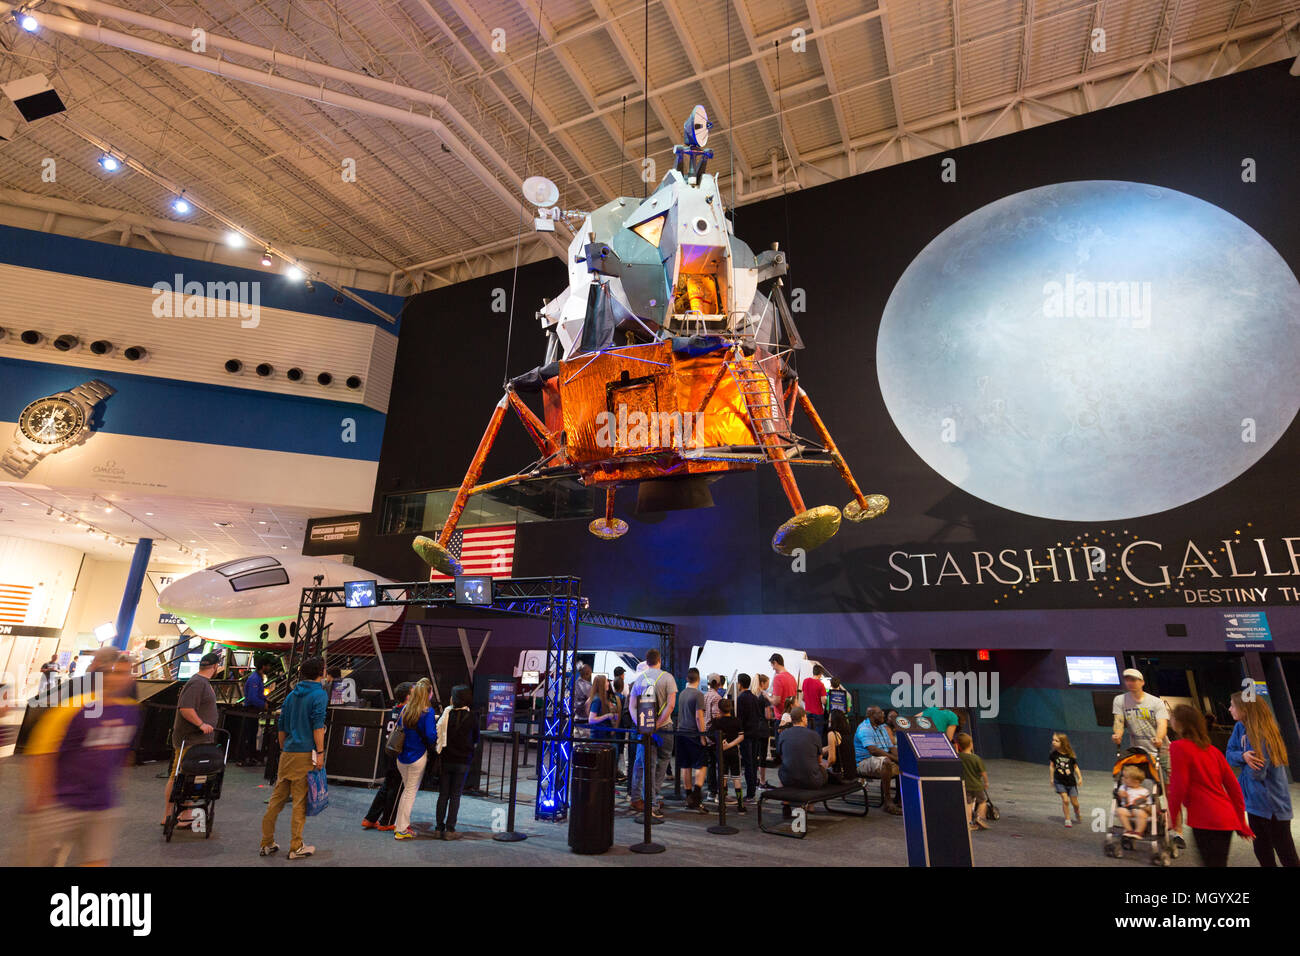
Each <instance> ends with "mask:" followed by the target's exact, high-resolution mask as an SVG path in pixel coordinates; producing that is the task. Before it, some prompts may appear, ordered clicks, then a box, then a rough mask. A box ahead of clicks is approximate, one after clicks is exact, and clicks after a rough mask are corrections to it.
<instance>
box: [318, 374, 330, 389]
mask: <svg viewBox="0 0 1300 956" xmlns="http://www.w3.org/2000/svg"><path fill="white" fill-rule="evenodd" d="M316 381H318V382H320V384H322V385H325V386H328V385H329V384H330V383H331V382H333V381H334V376H333V375H331V374H330V373H329V372H321V373H320V374H319V375H317V376H316Z"/></svg>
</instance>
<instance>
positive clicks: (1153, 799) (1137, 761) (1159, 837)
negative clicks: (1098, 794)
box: [1104, 747, 1182, 866]
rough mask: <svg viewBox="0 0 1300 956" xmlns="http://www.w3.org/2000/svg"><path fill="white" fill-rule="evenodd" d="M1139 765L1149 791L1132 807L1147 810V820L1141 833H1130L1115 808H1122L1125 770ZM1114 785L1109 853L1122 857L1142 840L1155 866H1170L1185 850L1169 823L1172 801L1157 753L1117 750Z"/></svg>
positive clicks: (1112, 772)
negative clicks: (1169, 799)
mask: <svg viewBox="0 0 1300 956" xmlns="http://www.w3.org/2000/svg"><path fill="white" fill-rule="evenodd" d="M1127 767H1137V768H1138V769H1139V770H1141V771H1142V775H1143V778H1144V779H1143V782H1142V785H1143V786H1144V787H1146V789H1147V790H1148V791H1149V793H1148V794H1147V796H1146V799H1145V801H1144V802H1143V803H1141V804H1138V805H1136V806H1135V807H1134V808H1133V809H1142V810H1146V811H1147V820H1146V823H1145V824H1144V825H1143V827H1142V831H1141V836H1138V837H1135V836H1129V835H1128V834H1126V833H1125V832H1124V825H1123V824H1122V823H1120V821H1119V818H1118V814H1117V813H1116V811H1117V810H1118V809H1119V800H1120V793H1119V788H1120V787H1121V786H1123V784H1124V770H1125V768H1127ZM1111 776H1112V777H1113V778H1114V781H1115V786H1114V788H1113V789H1112V790H1111V801H1110V828H1109V829H1108V830H1107V832H1106V845H1105V847H1104V849H1105V852H1106V855H1107V856H1113V857H1115V858H1116V859H1119V858H1120V857H1122V856H1123V855H1124V851H1125V850H1129V851H1134V850H1137V849H1138V845H1139V844H1141V845H1142V847H1143V848H1144V849H1146V850H1147V851H1148V852H1150V854H1151V862H1152V864H1154V865H1156V866H1168V865H1169V864H1170V862H1171V861H1173V860H1174V859H1176V858H1177V857H1178V856H1179V855H1181V853H1182V841H1180V840H1174V839H1173V836H1172V833H1171V830H1170V827H1169V805H1168V803H1167V802H1166V801H1165V786H1164V780H1163V778H1162V777H1161V774H1160V763H1159V761H1158V760H1156V758H1155V756H1154V755H1152V754H1150V753H1148V752H1147V751H1145V750H1143V749H1142V748H1141V747H1130V748H1129V749H1128V750H1126V751H1123V752H1117V753H1116V754H1115V769H1114V770H1112V771H1111Z"/></svg>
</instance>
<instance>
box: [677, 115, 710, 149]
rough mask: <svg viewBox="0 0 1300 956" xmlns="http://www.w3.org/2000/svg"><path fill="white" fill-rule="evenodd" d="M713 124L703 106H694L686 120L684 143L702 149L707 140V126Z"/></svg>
mask: <svg viewBox="0 0 1300 956" xmlns="http://www.w3.org/2000/svg"><path fill="white" fill-rule="evenodd" d="M712 125H713V124H712V123H710V122H709V114H708V113H707V112H705V109H704V107H703V106H696V107H695V109H693V110H691V115H690V118H689V119H688V120H687V121H686V128H685V130H684V132H685V133H686V145H687V146H693V147H694V148H696V149H703V148H704V144H705V143H707V142H708V141H709V127H710V126H712Z"/></svg>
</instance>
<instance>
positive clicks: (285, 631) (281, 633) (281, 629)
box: [279, 621, 289, 637]
mask: <svg viewBox="0 0 1300 956" xmlns="http://www.w3.org/2000/svg"><path fill="white" fill-rule="evenodd" d="M288 631H289V629H288V628H286V627H285V626H284V621H281V622H280V627H279V632H280V636H281V637H284V635H285V634H287V633H288Z"/></svg>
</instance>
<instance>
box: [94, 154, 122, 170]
mask: <svg viewBox="0 0 1300 956" xmlns="http://www.w3.org/2000/svg"><path fill="white" fill-rule="evenodd" d="M99 168H100V169H102V170H103V171H104V172H106V173H115V172H117V171H118V170H119V169H121V168H122V163H121V161H120V160H119V159H118V158H117V157H116V156H114V155H113V154H111V153H105V154H104V155H103V156H101V157H99Z"/></svg>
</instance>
